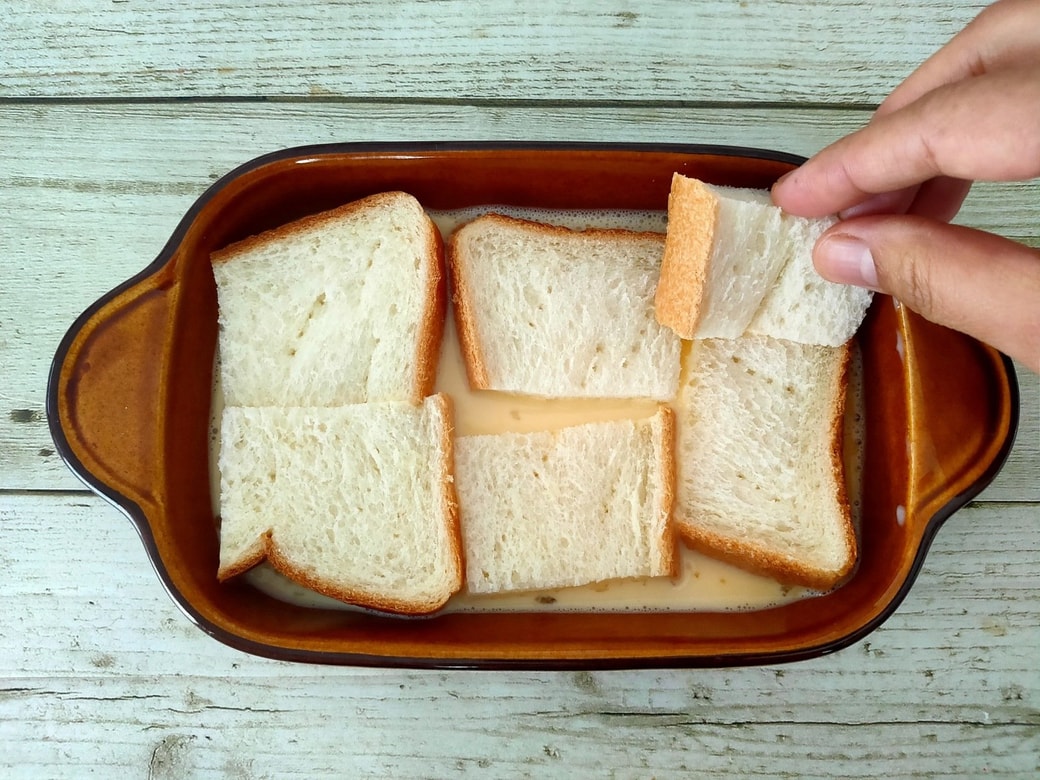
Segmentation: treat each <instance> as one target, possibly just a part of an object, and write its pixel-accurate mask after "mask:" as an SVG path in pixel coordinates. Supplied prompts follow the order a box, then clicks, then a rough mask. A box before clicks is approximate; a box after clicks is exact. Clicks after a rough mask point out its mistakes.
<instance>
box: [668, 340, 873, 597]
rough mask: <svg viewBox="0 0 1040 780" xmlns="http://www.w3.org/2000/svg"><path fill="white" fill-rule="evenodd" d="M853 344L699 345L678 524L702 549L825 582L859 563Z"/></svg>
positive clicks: (692, 365)
mask: <svg viewBox="0 0 1040 780" xmlns="http://www.w3.org/2000/svg"><path fill="white" fill-rule="evenodd" d="M848 355H849V348H848V346H841V347H825V346H818V345H809V344H798V343H795V342H790V341H780V340H777V339H771V338H769V337H765V336H746V337H743V338H739V339H733V340H729V339H707V340H703V341H700V340H699V341H694V342H693V344H692V348H691V350H690V353H689V356H688V363H687V366H686V371H685V373H684V377H683V382H682V385H681V388H680V393H679V402H678V407H679V412H678V418H679V425H678V429H679V435H678V446H677V451H678V463H679V479H678V487H677V492H676V509H675V520H676V526H677V528H678V531H679V533H680V534H681V536H682V537H683V538H684V539H685V540H687V541H688V542H689V544H690V545H691V546H692V547H694V548H695V549H699V550H701V551H703V552H705V553H708V554H711V555H714V556H716V557H721V558H723V559H725V560H728V561H730V562H732V563H735V564H737V565H739V566H742V567H744V568H748V569H751V570H753V571H757V572H759V573H764V574H768V575H771V576H773V577H775V578H777V579H779V580H780V581H782V582H787V583H793V584H800V585H806V586H809V587H813V588H819V589H827V588H830V587H831V586H833V585H835V584H836V583H837V582H838V581H839V580H840V579H841V578H842V577H843V576H844V575H845V574H847V573H848V572H849V571H850V569H851V568H852V566H853V563H854V561H855V557H856V540H855V534H854V531H853V526H852V523H851V520H850V511H849V504H848V499H847V495H846V489H845V479H844V475H845V472H844V466H843V460H842V443H843V414H844V402H845V387H846V370H847V364H848Z"/></svg>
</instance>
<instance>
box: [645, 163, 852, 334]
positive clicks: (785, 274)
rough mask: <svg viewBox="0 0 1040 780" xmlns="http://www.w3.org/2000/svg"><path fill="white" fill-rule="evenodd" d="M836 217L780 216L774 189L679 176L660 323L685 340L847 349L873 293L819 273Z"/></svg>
mask: <svg viewBox="0 0 1040 780" xmlns="http://www.w3.org/2000/svg"><path fill="white" fill-rule="evenodd" d="M832 224H834V219H833V218H831V217H828V218H822V219H803V218H800V217H794V216H791V215H789V214H785V213H783V212H781V210H780V209H779V208H778V207H776V206H774V205H773V204H772V200H771V199H770V195H769V193H768V192H767V191H765V190H753V189H738V188H731V187H718V186H713V185H710V184H706V183H704V182H702V181H699V180H697V179H691V178H688V177H686V176H683V175H681V174H678V173H676V174H675V175H674V176H673V177H672V186H671V192H670V193H669V197H668V231H667V236H666V240H665V250H664V260H663V262H662V265H661V278H660V282H659V284H658V287H657V292H656V295H655V307H656V315H657V319H658V321H659V322H661V323H662V324H664V325H667V326H668V327H669V328H671V329H672V330H674V331H675V332H676V333H678V334H679V335H680V336H682V337H683V338H686V339H692V338H737V337H739V336H742V335H743V334H744V333H746V332H747V333H760V334H763V335H767V336H772V337H774V338H782V339H789V340H792V341H800V342H804V343H809V344H826V345H830V346H838V345H839V344H843V343H845V342H846V341H848V339H850V338H851V337H852V335H853V334H854V333H855V332H856V329H857V328H858V327H859V324H860V323H861V322H862V320H863V316H864V314H865V312H866V310H867V307H868V306H869V304H870V300H871V293H870V292H869V291H868V290H864V289H862V288H858V287H853V286H850V285H840V284H834V283H833V282H828V281H826V280H825V279H823V278H822V277H821V276H819V274H817V273H816V270H815V268H814V267H813V264H812V250H813V246H814V244H815V243H816V239H817V238H819V236H820V235H821V234H822V233H823V231H824V230H826V229H827V228H828V227H830V226H831V225H832Z"/></svg>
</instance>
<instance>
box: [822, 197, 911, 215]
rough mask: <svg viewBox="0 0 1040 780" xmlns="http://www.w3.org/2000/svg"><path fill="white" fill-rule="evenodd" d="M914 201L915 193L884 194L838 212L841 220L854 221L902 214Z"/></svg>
mask: <svg viewBox="0 0 1040 780" xmlns="http://www.w3.org/2000/svg"><path fill="white" fill-rule="evenodd" d="M912 201H913V193H912V192H910V191H908V190H899V191H898V192H882V193H880V194H878V195H871V196H870V197H869V198H867V199H866V200H864V201H860V202H859V203H856V204H854V205H852V206H849V207H848V208H847V209H842V210H841V211H839V212H838V216H839V217H840V218H841V219H852V218H853V217H866V216H871V215H873V214H902V213H904V212H905V211H906V210H907V209H908V208H909V207H910V203H911V202H912Z"/></svg>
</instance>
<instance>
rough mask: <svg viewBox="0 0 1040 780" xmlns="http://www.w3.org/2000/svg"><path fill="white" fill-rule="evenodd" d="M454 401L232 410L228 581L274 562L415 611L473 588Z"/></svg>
mask: <svg viewBox="0 0 1040 780" xmlns="http://www.w3.org/2000/svg"><path fill="white" fill-rule="evenodd" d="M452 448H453V440H452V409H451V402H450V400H449V399H448V397H447V396H444V395H435V396H430V397H429V398H427V399H426V400H425V401H424V402H423V404H422V406H413V405H411V404H410V403H407V402H385V403H368V404H356V405H352V406H343V407H311V408H299V407H292V408H272V407H264V408H256V407H250V408H247V407H227V408H225V410H224V415H223V419H222V425H221V448H220V458H219V464H220V482H221V487H220V517H221V526H220V567H219V571H218V576H219V578H220V579H221V580H227V579H228V578H230V577H233V576H235V575H236V574H239V573H241V572H243V571H245V570H247V569H249V568H250V567H252V566H254V565H255V564H257V563H259V562H260V561H262V560H264V559H267V560H268V561H269V562H270V563H271V564H272V566H273V567H274V568H275V569H277V570H278V571H280V572H281V573H282V574H284V575H286V576H287V577H289V578H290V579H292V580H294V581H296V582H298V583H300V584H302V585H305V586H306V587H309V588H311V589H312V590H315V591H317V592H319V593H323V594H325V595H327V596H332V597H333V598H337V599H340V600H342V601H346V602H349V603H351V604H358V605H361V606H365V607H371V608H374V609H379V610H386V611H391V612H398V613H404V614H423V613H428V612H432V611H434V610H436V609H438V608H439V607H440V606H442V605H443V604H444V603H445V601H447V599H448V597H449V596H451V595H452V594H453V593H455V592H456V591H457V590H459V588H460V587H461V585H462V558H461V537H460V535H459V534H460V532H459V527H458V513H457V503H456V498H455V492H454V487H453V454H452Z"/></svg>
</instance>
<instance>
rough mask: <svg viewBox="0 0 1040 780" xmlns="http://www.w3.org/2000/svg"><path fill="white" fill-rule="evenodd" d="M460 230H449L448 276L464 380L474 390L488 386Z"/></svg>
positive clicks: (485, 365) (485, 388)
mask: <svg viewBox="0 0 1040 780" xmlns="http://www.w3.org/2000/svg"><path fill="white" fill-rule="evenodd" d="M460 230H461V228H460V229H459V230H456V231H455V232H454V233H452V235H451V238H450V239H449V240H448V252H447V255H448V273H449V274H450V279H451V302H452V304H453V306H452V308H453V311H454V316H455V331H456V333H457V334H458V339H459V349H460V350H461V351H462V363H463V365H464V366H465V368H466V379H467V380H468V381H469V386H470V388H471V389H473V390H487V389H488V384H489V380H488V373H487V363H486V362H485V361H484V355H483V353H482V352H481V350H480V337H479V336H478V334H477V323H476V321H475V319H474V317H473V306H472V303H471V300H472V293H471V291H470V289H469V285H467V283H466V274H465V272H464V271H463V268H462V266H463V264H464V262H465V261H464V260H463V259H462V255H463V253H462V250H461V249H460V247H459V242H460V241H461V240H462V237H461V236H460Z"/></svg>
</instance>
